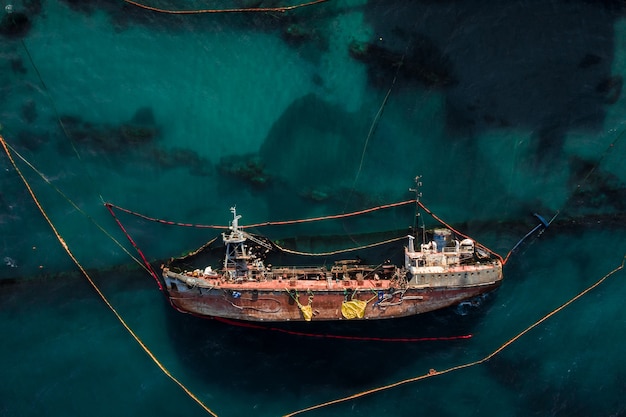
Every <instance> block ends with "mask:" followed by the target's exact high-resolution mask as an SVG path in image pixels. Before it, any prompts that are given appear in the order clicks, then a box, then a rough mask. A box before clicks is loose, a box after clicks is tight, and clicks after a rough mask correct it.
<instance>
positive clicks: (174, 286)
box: [170, 282, 178, 291]
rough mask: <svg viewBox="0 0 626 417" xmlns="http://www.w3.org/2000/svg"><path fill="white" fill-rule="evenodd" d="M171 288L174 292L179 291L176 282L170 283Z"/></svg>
mask: <svg viewBox="0 0 626 417" xmlns="http://www.w3.org/2000/svg"><path fill="white" fill-rule="evenodd" d="M170 286H171V288H172V289H173V290H174V291H178V287H177V286H176V283H175V282H171V283H170Z"/></svg>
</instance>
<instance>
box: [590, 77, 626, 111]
mask: <svg viewBox="0 0 626 417" xmlns="http://www.w3.org/2000/svg"><path fill="white" fill-rule="evenodd" d="M623 84H624V80H623V79H622V76H621V75H614V76H612V77H607V78H605V79H603V80H602V81H600V82H599V83H598V84H597V85H596V91H597V92H598V93H600V94H602V95H603V96H604V97H605V102H606V103H607V104H615V102H617V100H618V99H619V97H620V95H621V94H622V85H623Z"/></svg>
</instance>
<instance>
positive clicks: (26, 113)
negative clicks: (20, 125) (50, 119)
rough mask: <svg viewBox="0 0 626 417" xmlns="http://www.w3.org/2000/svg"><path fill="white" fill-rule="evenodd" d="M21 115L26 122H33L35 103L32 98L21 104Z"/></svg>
mask: <svg viewBox="0 0 626 417" xmlns="http://www.w3.org/2000/svg"><path fill="white" fill-rule="evenodd" d="M21 116H22V119H24V121H25V122H26V123H34V122H35V121H36V120H37V105H36V104H35V101H34V100H28V101H26V103H24V104H23V105H22V109H21Z"/></svg>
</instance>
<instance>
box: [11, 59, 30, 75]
mask: <svg viewBox="0 0 626 417" xmlns="http://www.w3.org/2000/svg"><path fill="white" fill-rule="evenodd" d="M10 63H11V70H12V71H13V73H14V74H26V68H25V67H24V61H22V60H21V59H19V58H12V59H11V60H10Z"/></svg>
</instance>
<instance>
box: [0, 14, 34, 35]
mask: <svg viewBox="0 0 626 417" xmlns="http://www.w3.org/2000/svg"><path fill="white" fill-rule="evenodd" d="M31 26H32V24H31V21H30V19H29V17H28V16H27V15H26V14H25V13H21V12H8V11H7V13H5V15H4V16H3V17H2V20H0V35H3V36H6V37H7V38H21V37H24V36H26V34H27V33H28V31H29V30H30V28H31Z"/></svg>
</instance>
